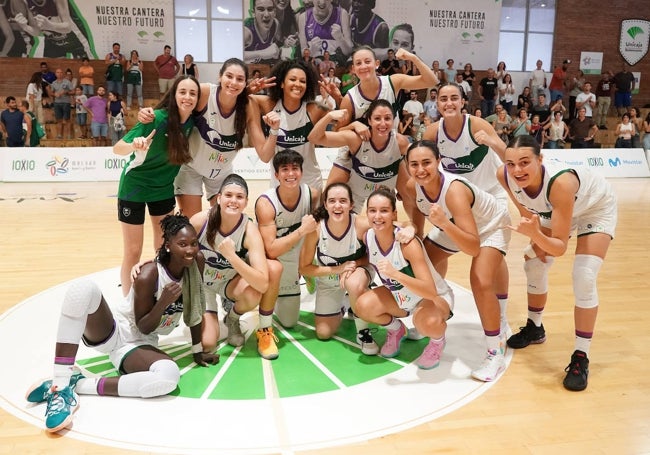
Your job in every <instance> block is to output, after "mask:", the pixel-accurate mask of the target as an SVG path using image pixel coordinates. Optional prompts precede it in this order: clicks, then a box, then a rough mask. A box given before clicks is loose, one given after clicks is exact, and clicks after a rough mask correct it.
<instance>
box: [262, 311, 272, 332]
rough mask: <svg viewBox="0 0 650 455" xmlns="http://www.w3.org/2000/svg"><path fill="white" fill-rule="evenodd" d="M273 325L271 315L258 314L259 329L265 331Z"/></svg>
mask: <svg viewBox="0 0 650 455" xmlns="http://www.w3.org/2000/svg"><path fill="white" fill-rule="evenodd" d="M272 324H273V313H271V314H262V313H260V325H259V328H260V329H265V328H267V327H271V325H272Z"/></svg>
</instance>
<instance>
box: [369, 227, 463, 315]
mask: <svg viewBox="0 0 650 455" xmlns="http://www.w3.org/2000/svg"><path fill="white" fill-rule="evenodd" d="M398 229H399V228H395V230H396V231H397V230H398ZM412 241H417V242H418V243H419V244H420V247H421V248H422V253H423V255H424V260H425V261H426V264H427V267H428V268H429V271H430V272H431V276H432V277H433V281H434V283H435V285H436V290H437V291H438V295H440V296H442V297H444V298H445V299H446V300H447V303H449V307H450V308H451V309H453V294H452V291H451V288H450V287H449V285H448V284H447V282H446V281H445V280H444V279H443V278H442V277H441V276H440V274H438V272H437V271H436V269H435V268H434V267H433V264H431V261H430V260H429V257H428V256H427V253H426V251H425V250H424V246H423V245H422V242H421V241H420V239H418V238H417V237H416V238H414V239H413V240H412ZM366 245H367V248H368V259H369V261H370V264H371V265H372V266H373V267H374V268H375V270H377V264H378V263H379V261H381V260H382V259H387V260H389V261H390V263H391V265H392V266H393V267H394V268H395V270H398V271H400V272H402V273H404V274H405V275H408V276H410V277H415V273H414V272H413V268H412V267H411V263H410V262H408V261H407V260H406V259H405V258H404V255H403V254H402V244H401V243H399V242H398V241H396V240H395V241H394V242H393V244H392V245H391V246H390V248H389V249H388V250H387V251H384V250H382V249H381V247H380V246H379V244H378V242H377V239H376V237H375V232H374V231H373V230H372V229H370V230H369V231H368V232H367V233H366ZM377 275H378V276H379V278H380V279H381V282H382V284H383V285H384V286H385V287H386V288H387V289H388V290H389V291H390V292H391V294H393V297H394V298H395V301H396V302H397V305H398V306H399V307H400V308H402V309H404V310H406V311H409V312H410V311H412V310H413V309H415V307H416V306H417V305H418V303H420V300H422V296H420V295H418V294H416V293H415V292H413V291H411V290H410V289H409V288H407V287H406V286H404V285H403V284H402V283H400V282H399V281H395V280H393V279H391V278H388V277H384V276H382V274H381V273H379V271H378V270H377Z"/></svg>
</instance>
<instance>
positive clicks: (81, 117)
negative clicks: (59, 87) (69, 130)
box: [74, 86, 88, 139]
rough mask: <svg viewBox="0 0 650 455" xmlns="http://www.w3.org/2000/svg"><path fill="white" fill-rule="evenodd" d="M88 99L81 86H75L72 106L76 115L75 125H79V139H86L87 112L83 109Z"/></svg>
mask: <svg viewBox="0 0 650 455" xmlns="http://www.w3.org/2000/svg"><path fill="white" fill-rule="evenodd" d="M87 101H88V97H87V96H86V95H84V93H83V90H82V88H81V86H77V87H76V88H75V89H74V104H75V113H76V114H77V125H79V130H80V131H81V136H79V139H86V138H88V110H87V109H86V108H85V107H84V105H85V104H86V102H87Z"/></svg>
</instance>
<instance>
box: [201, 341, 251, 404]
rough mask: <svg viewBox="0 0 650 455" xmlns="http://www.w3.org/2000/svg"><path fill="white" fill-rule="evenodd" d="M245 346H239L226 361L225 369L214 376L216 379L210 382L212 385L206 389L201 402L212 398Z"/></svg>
mask: <svg viewBox="0 0 650 455" xmlns="http://www.w3.org/2000/svg"><path fill="white" fill-rule="evenodd" d="M242 347H243V346H239V347H237V348H235V350H234V351H232V354H230V356H229V357H228V360H226V363H224V365H223V367H222V368H221V369H220V370H219V372H218V373H217V374H216V375H215V376H214V379H213V380H212V381H210V384H208V387H207V388H206V389H205V392H203V394H202V395H201V397H200V399H201V400H207V398H208V397H209V396H210V394H211V393H212V391H213V390H214V389H215V388H216V387H217V385H218V384H219V381H221V378H223V376H224V375H225V374H226V372H227V371H228V368H230V365H232V363H233V362H234V360H235V357H237V354H239V351H241V349H242Z"/></svg>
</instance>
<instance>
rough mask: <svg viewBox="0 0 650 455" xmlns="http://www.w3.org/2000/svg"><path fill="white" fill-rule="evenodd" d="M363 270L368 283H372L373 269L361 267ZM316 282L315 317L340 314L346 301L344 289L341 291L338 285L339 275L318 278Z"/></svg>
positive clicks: (368, 266)
mask: <svg viewBox="0 0 650 455" xmlns="http://www.w3.org/2000/svg"><path fill="white" fill-rule="evenodd" d="M363 269H364V270H365V271H366V274H367V275H368V282H369V283H372V281H373V279H374V276H375V271H374V269H373V268H372V266H370V265H367V266H363ZM316 280H317V281H316V282H317V286H316V308H315V310H314V314H315V315H316V316H334V315H336V314H341V311H342V309H343V308H344V307H345V305H346V304H347V299H345V289H341V286H340V284H339V275H338V274H332V275H327V276H319V277H318V278H316Z"/></svg>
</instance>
